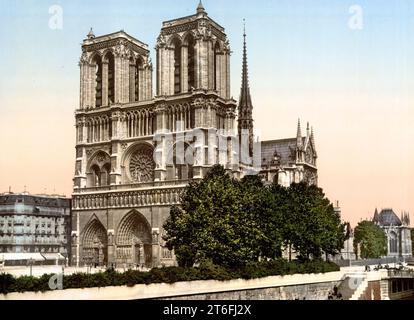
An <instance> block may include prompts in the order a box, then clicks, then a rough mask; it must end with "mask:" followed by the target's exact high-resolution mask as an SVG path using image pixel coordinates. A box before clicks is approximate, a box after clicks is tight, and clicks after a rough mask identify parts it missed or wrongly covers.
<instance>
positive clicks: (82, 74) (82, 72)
mask: <svg viewBox="0 0 414 320" xmlns="http://www.w3.org/2000/svg"><path fill="white" fill-rule="evenodd" d="M84 66H85V62H79V71H80V77H79V78H80V85H79V108H80V109H83V108H84V107H85V102H84V100H85V94H84V90H85V79H84V77H85V70H84V69H85V67H84Z"/></svg>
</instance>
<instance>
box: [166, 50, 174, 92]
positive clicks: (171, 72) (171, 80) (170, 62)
mask: <svg viewBox="0 0 414 320" xmlns="http://www.w3.org/2000/svg"><path fill="white" fill-rule="evenodd" d="M174 64H175V60H174V48H172V47H168V67H169V68H168V71H169V81H168V83H169V86H168V87H169V92H168V94H169V95H173V94H174V90H175V86H174V82H175V75H174Z"/></svg>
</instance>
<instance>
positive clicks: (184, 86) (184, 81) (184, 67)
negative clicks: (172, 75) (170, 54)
mask: <svg viewBox="0 0 414 320" xmlns="http://www.w3.org/2000/svg"><path fill="white" fill-rule="evenodd" d="M187 91H188V46H187V45H182V46H181V92H187Z"/></svg>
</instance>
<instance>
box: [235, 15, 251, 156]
mask: <svg viewBox="0 0 414 320" xmlns="http://www.w3.org/2000/svg"><path fill="white" fill-rule="evenodd" d="M244 21H245V20H244V19H243V67H242V69H243V70H242V84H241V89H240V100H239V106H238V109H239V110H238V119H237V120H238V133H239V137H241V136H242V132H243V130H248V132H249V154H250V156H252V155H253V105H252V99H251V97H250V88H249V79H248V72H247V48H246V25H245V22H244Z"/></svg>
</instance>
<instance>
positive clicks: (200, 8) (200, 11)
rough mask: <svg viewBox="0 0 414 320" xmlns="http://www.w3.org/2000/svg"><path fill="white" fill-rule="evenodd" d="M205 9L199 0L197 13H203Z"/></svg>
mask: <svg viewBox="0 0 414 320" xmlns="http://www.w3.org/2000/svg"><path fill="white" fill-rule="evenodd" d="M205 11H206V10H205V9H204V7H203V3H202V2H201V0H200V2H199V3H198V6H197V13H204V12H205Z"/></svg>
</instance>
